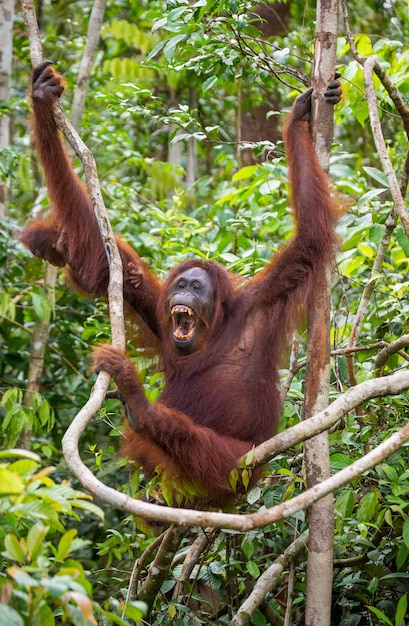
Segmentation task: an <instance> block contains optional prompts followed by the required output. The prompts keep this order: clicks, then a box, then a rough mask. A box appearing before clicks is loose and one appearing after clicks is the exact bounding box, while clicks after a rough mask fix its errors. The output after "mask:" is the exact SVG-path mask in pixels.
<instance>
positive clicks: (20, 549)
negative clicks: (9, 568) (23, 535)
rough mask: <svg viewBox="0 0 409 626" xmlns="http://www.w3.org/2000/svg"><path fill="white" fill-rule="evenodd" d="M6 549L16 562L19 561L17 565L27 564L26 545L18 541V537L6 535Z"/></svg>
mask: <svg viewBox="0 0 409 626" xmlns="http://www.w3.org/2000/svg"><path fill="white" fill-rule="evenodd" d="M4 547H5V548H6V550H7V552H8V553H9V555H10V556H11V558H12V559H13V560H14V561H17V563H24V562H25V560H26V559H25V556H26V549H25V545H24V544H23V543H21V542H20V541H19V540H18V538H17V537H16V535H12V534H9V535H6V536H5V537H4Z"/></svg>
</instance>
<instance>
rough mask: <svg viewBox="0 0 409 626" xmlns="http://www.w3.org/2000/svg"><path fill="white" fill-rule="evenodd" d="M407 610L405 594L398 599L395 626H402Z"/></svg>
mask: <svg viewBox="0 0 409 626" xmlns="http://www.w3.org/2000/svg"><path fill="white" fill-rule="evenodd" d="M407 608H408V598H407V595H406V593H405V595H403V596H401V597H400V598H399V602H398V606H397V607H396V613H395V626H402V625H403V624H404V620H405V616H406V610H407Z"/></svg>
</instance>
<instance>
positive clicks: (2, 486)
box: [0, 468, 24, 495]
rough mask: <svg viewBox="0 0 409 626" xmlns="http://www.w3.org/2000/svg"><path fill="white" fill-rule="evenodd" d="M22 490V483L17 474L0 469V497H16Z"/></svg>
mask: <svg viewBox="0 0 409 626" xmlns="http://www.w3.org/2000/svg"><path fill="white" fill-rule="evenodd" d="M23 489H24V486H23V481H22V480H21V478H20V476H19V475H18V474H16V473H15V472H10V471H9V470H8V469H6V468H0V495H18V494H19V493H22V491H23Z"/></svg>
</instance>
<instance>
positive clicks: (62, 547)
mask: <svg viewBox="0 0 409 626" xmlns="http://www.w3.org/2000/svg"><path fill="white" fill-rule="evenodd" d="M76 536H77V531H76V529H75V528H71V529H70V530H67V532H66V533H64V534H63V536H62V537H61V539H60V541H59V542H58V548H57V554H56V557H57V559H58V560H59V561H64V559H66V558H67V556H68V555H69V553H70V550H71V546H72V542H73V540H74V539H75V537H76Z"/></svg>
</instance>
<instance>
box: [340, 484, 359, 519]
mask: <svg viewBox="0 0 409 626" xmlns="http://www.w3.org/2000/svg"><path fill="white" fill-rule="evenodd" d="M354 503H355V496H354V492H353V491H352V489H346V490H345V491H343V492H342V493H341V494H340V495H339V496H338V498H337V499H336V502H335V510H336V511H337V512H338V513H339V514H340V515H341V516H342V517H343V518H344V519H345V518H348V517H351V516H352V512H353V510H354Z"/></svg>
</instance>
